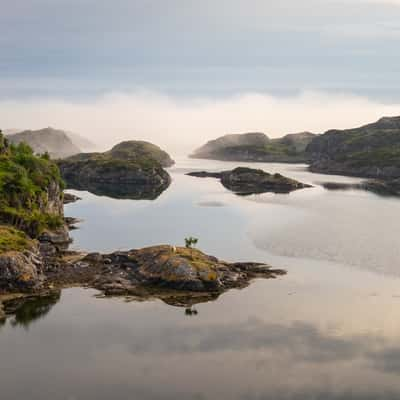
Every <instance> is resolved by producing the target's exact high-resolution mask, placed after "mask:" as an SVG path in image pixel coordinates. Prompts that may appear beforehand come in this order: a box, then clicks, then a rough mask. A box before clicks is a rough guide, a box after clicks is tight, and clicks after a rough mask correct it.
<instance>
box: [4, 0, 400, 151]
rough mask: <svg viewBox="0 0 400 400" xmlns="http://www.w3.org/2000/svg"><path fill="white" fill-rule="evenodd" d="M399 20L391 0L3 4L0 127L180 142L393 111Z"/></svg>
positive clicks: (327, 124) (399, 83)
mask: <svg viewBox="0 0 400 400" xmlns="http://www.w3.org/2000/svg"><path fill="white" fill-rule="evenodd" d="M399 21H400V0H280V1H279V2H277V1H271V0H246V1H245V0H202V1H198V0H197V1H195V0H168V1H166V0H140V1H139V0H113V1H112V2H110V1H103V0H13V1H8V0H0V126H1V127H3V128H30V127H32V128H38V127H40V126H41V125H43V126H55V127H57V128H61V129H63V128H64V129H69V130H71V129H73V130H74V131H78V133H81V134H83V135H84V136H89V137H90V138H92V139H94V140H99V141H100V140H101V141H102V143H103V144H104V145H109V144H111V143H112V142H113V141H115V140H117V139H119V138H121V137H123V138H126V137H127V135H128V136H132V138H139V137H140V138H144V139H146V138H148V139H149V140H150V139H151V140H158V141H159V142H160V143H161V144H162V145H164V146H166V147H167V148H174V149H176V150H179V149H180V150H182V151H186V149H188V148H189V147H191V146H195V145H196V143H197V142H201V141H202V140H205V139H208V138H211V137H212V136H213V135H214V136H215V135H217V136H219V135H222V134H224V133H230V132H232V131H234V132H237V131H242V130H244V131H249V130H257V131H265V132H266V133H268V134H269V135H270V136H277V135H280V134H282V133H285V132H286V131H287V130H290V131H300V130H313V129H314V130H317V131H318V132H319V131H320V130H321V131H323V130H325V129H329V128H333V127H342V126H343V125H344V124H350V125H352V124H360V123H363V122H370V121H371V120H374V119H375V117H376V116H378V115H379V114H380V113H383V112H394V113H395V114H396V113H397V114H400V108H399V107H398V104H400V79H399V74H398V71H400V51H399V48H398V47H399V46H398V44H399V40H400V22H399ZM321 101H323V103H320V102H321ZM343 104H346V108H344V107H343ZM350 104H351V105H352V107H354V108H352V107H350ZM365 104H367V105H368V106H367V107H366V109H365V113H364V114H363V115H362V112H361V111H360V110H361V109H362V107H363V106H365ZM316 105H317V110H318V115H316V112H315V111H316V109H315V106H316ZM96 107H98V110H102V111H101V114H102V115H101V118H100V119H101V120H102V122H103V123H102V125H101V126H100V127H99V126H98V125H99V124H98V121H96V117H95V115H96ZM107 107H108V108H107ZM132 107H133V108H132ZM152 107H154V110H153V111H154V112H151V108H152ZM242 109H244V112H243V113H242V112H241V110H242ZM71 110H74V113H75V114H74V115H75V117H74V115H71V112H72V111H71ZM118 110H119V111H118ZM140 110H142V111H140ZM353 110H354V111H353ZM397 110H399V111H398V112H397ZM218 112H219V113H220V115H219V116H218V115H217V116H216V115H215V113H218ZM300 112H301V113H302V114H303V119H300V118H297V117H296V118H291V117H290V115H289V113H290V114H296V115H297V114H299V113H300ZM85 113H86V114H85ZM231 113H234V114H231ZM67 114H68V115H69V118H65V115H67ZM343 114H345V115H343ZM35 115H36V116H35ZM82 115H83V117H82ZM193 115H195V116H196V117H195V118H194V120H195V121H196V122H197V121H198V124H197V126H196V127H193V126H191V121H190V118H193ZM241 115H242V117H241ZM351 115H353V117H352V116H351ZM168 116H169V117H168ZM82 118H83V119H82ZM89 118H90V119H94V120H93V121H92V125H91V124H90V121H89V120H88V119H89ZM188 118H189V119H188ZM288 120H292V121H288ZM123 121H126V122H127V123H129V124H130V125H129V126H126V125H123ZM135 121H137V123H136V124H135V123H134V122H135ZM80 122H81V124H80ZM157 122H158V123H157ZM291 122H293V123H291ZM332 124H335V125H332ZM92 126H96V129H94V128H92ZM193 128H195V129H193ZM174 130H176V131H175V132H174ZM163 131H164V133H163ZM192 131H193V133H192ZM156 132H157V133H156ZM197 144H201V143H197Z"/></svg>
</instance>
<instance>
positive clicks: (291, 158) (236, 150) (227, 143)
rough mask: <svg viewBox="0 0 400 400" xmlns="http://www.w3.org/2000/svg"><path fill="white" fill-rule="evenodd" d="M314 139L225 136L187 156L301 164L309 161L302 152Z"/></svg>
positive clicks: (307, 134)
mask: <svg viewBox="0 0 400 400" xmlns="http://www.w3.org/2000/svg"><path fill="white" fill-rule="evenodd" d="M315 136H316V135H315V134H313V133H310V132H301V133H294V134H288V135H285V136H283V137H281V138H276V139H275V138H274V139H270V138H269V137H268V136H267V135H265V134H264V133H259V132H255V133H243V134H232V135H225V136H221V137H219V138H217V139H215V140H211V141H209V142H207V143H206V144H205V145H203V146H202V147H200V148H198V149H197V150H195V151H194V153H193V154H192V155H191V156H190V157H192V158H205V159H215V160H222V161H255V162H288V163H292V162H293V163H296V162H298V163H302V162H306V161H307V160H308V158H307V155H306V153H305V149H306V147H307V145H308V144H309V143H310V142H311V141H312V140H313V139H314V137H315Z"/></svg>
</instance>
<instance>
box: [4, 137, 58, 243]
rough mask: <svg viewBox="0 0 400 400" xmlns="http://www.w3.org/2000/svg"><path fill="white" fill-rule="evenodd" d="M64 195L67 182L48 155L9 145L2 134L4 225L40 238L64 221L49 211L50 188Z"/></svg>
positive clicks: (22, 145)
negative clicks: (35, 153)
mask: <svg viewBox="0 0 400 400" xmlns="http://www.w3.org/2000/svg"><path fill="white" fill-rule="evenodd" d="M51 185H56V187H57V195H58V196H60V201H61V196H62V189H63V187H64V186H63V182H62V180H61V177H60V172H59V170H58V167H57V165H56V164H55V163H54V162H52V161H51V160H50V159H49V156H48V154H44V155H43V156H35V155H34V154H33V151H32V149H31V148H30V147H29V146H28V145H26V144H25V143H20V144H18V145H13V144H11V145H10V144H9V143H8V141H7V139H5V138H4V136H3V135H2V133H1V131H0V222H2V223H6V224H10V225H13V226H15V227H16V228H18V229H21V230H23V231H25V232H26V233H28V234H29V235H30V236H32V237H36V236H37V235H39V234H40V232H41V231H42V230H44V229H45V228H48V227H49V228H52V227H56V226H59V225H60V224H61V223H62V218H61V216H59V215H54V214H51V213H49V212H48V210H47V205H48V200H49V199H48V197H49V187H50V186H51Z"/></svg>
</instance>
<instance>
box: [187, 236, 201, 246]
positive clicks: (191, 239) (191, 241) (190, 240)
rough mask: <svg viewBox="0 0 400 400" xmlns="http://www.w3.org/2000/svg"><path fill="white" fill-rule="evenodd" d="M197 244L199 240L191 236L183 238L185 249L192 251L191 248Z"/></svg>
mask: <svg viewBox="0 0 400 400" xmlns="http://www.w3.org/2000/svg"><path fill="white" fill-rule="evenodd" d="M198 242H199V239H197V238H194V237H192V236H190V237H188V238H185V247H186V248H187V249H192V248H193V247H195V246H196V244H197V243H198Z"/></svg>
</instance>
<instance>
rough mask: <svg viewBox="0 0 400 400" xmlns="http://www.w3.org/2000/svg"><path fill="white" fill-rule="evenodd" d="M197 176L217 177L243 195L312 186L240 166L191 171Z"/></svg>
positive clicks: (232, 189)
mask: <svg viewBox="0 0 400 400" xmlns="http://www.w3.org/2000/svg"><path fill="white" fill-rule="evenodd" d="M187 175H189V176H194V177H197V178H217V179H219V180H220V181H221V183H222V185H223V186H224V187H226V188H227V189H229V190H231V191H232V192H235V193H237V194H241V195H248V194H257V193H266V192H272V193H290V192H293V191H294V190H298V189H304V188H309V187H311V186H310V185H307V184H305V183H301V182H299V181H296V180H294V179H290V178H287V177H285V176H283V175H281V174H269V173H268V172H264V171H263V170H261V169H253V168H245V167H238V168H235V169H233V170H231V171H222V172H207V171H200V172H189V173H188V174H187Z"/></svg>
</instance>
